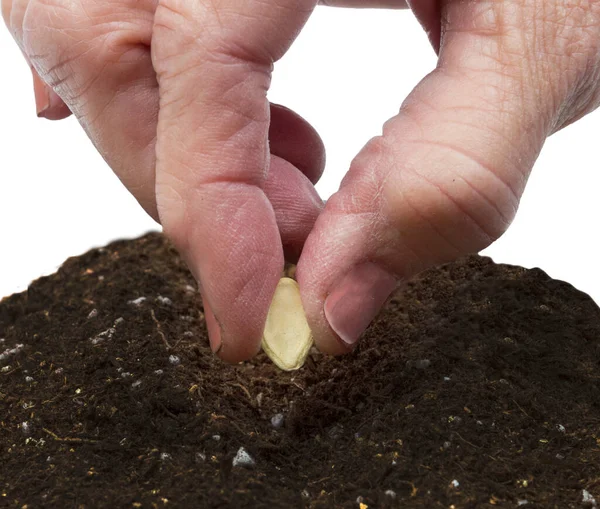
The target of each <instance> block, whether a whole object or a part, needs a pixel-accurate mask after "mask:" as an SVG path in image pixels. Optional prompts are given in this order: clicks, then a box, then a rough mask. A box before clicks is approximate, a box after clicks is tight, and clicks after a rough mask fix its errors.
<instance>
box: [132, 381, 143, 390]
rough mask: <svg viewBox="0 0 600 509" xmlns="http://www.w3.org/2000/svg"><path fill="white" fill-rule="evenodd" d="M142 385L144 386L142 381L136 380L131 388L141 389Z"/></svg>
mask: <svg viewBox="0 0 600 509" xmlns="http://www.w3.org/2000/svg"><path fill="white" fill-rule="evenodd" d="M140 385H142V381H141V380H136V381H135V382H133V383H132V384H131V387H133V388H134V389H135V388H136V387H139V386H140Z"/></svg>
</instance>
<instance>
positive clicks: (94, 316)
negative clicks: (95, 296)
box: [87, 308, 98, 320]
mask: <svg viewBox="0 0 600 509" xmlns="http://www.w3.org/2000/svg"><path fill="white" fill-rule="evenodd" d="M97 316H98V310H97V309H95V308H94V309H92V310H91V311H90V314H89V315H88V316H87V317H88V320H89V319H90V318H96V317H97Z"/></svg>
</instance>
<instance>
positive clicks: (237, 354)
mask: <svg viewBox="0 0 600 509" xmlns="http://www.w3.org/2000/svg"><path fill="white" fill-rule="evenodd" d="M315 4H316V1H315V0H301V1H298V0H278V1H270V2H262V3H260V2H259V3H256V2H238V1H236V0H221V1H219V2H217V4H215V2H212V1H208V0H206V1H198V2H183V1H182V0H161V2H159V5H158V7H157V10H156V14H155V21H154V35H153V39H152V57H153V64H154V68H155V69H156V72H157V76H158V83H159V91H160V114H159V120H158V129H157V132H158V139H157V149H156V154H157V164H156V195H157V205H158V210H159V214H160V220H161V223H162V224H163V228H164V231H165V233H166V234H167V235H168V236H169V237H170V238H171V239H172V241H173V242H174V244H175V245H176V246H177V247H178V249H179V251H180V252H181V253H182V255H183V256H184V258H185V259H186V261H187V262H188V266H190V269H191V270H192V272H193V273H194V275H195V277H196V279H197V280H198V282H199V286H200V289H201V292H202V296H203V300H204V302H206V303H207V304H208V307H209V308H210V310H211V312H212V315H214V320H213V319H212V318H211V323H212V326H211V328H210V329H211V330H210V331H209V334H210V336H211V338H210V339H211V344H212V347H213V350H215V351H218V352H219V355H220V356H221V357H222V358H223V359H225V360H228V361H231V362H236V361H240V360H244V359H247V358H249V357H251V356H252V355H254V354H255V353H256V352H257V351H258V349H259V348H260V341H261V337H262V330H263V327H264V322H265V319H266V314H267V310H268V307H269V305H270V302H271V299H272V296H273V293H274V291H275V286H276V285H277V282H278V280H279V277H280V274H281V270H282V269H283V251H282V243H281V239H280V234H279V231H278V228H277V218H276V216H275V212H274V210H273V206H272V205H271V203H270V202H269V200H268V199H267V197H266V195H265V191H264V185H265V181H266V177H267V173H268V169H269V150H268V133H269V120H270V118H269V111H270V108H269V103H268V101H267V99H266V92H267V89H268V87H269V84H270V75H271V69H272V66H273V63H274V61H276V60H278V59H279V58H280V57H281V56H282V55H283V54H284V52H285V51H286V50H287V49H288V47H289V45H290V44H291V42H292V41H293V39H294V38H295V37H296V35H297V34H298V32H299V30H300V29H301V27H302V26H303V24H304V23H305V22H306V20H307V19H308V16H309V15H310V13H311V11H312V9H313V8H314V5H315Z"/></svg>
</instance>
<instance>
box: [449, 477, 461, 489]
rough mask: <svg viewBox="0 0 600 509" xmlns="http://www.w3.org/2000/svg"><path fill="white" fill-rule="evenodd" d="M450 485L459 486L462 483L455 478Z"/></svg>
mask: <svg viewBox="0 0 600 509" xmlns="http://www.w3.org/2000/svg"><path fill="white" fill-rule="evenodd" d="M450 486H452V487H453V488H458V487H459V486H460V483H459V482H458V481H457V480H456V479H454V480H453V481H452V482H451V483H450Z"/></svg>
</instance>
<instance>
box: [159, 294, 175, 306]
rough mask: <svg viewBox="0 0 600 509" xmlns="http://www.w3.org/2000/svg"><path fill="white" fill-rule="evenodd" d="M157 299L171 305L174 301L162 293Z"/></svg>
mask: <svg viewBox="0 0 600 509" xmlns="http://www.w3.org/2000/svg"><path fill="white" fill-rule="evenodd" d="M156 300H157V301H158V302H160V303H161V304H164V305H166V306H170V305H171V304H173V301H172V300H171V299H169V297H163V296H162V295H159V296H158V297H156Z"/></svg>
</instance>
